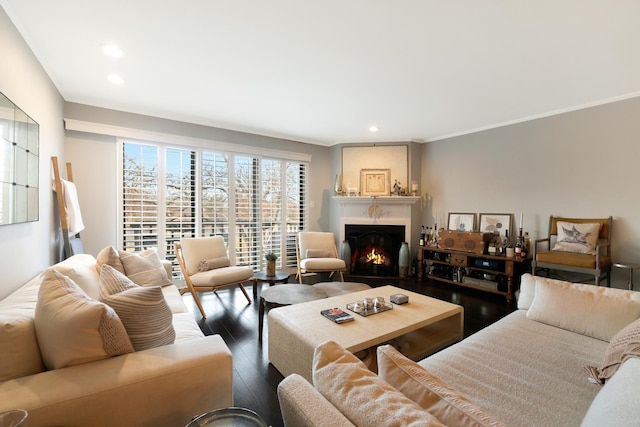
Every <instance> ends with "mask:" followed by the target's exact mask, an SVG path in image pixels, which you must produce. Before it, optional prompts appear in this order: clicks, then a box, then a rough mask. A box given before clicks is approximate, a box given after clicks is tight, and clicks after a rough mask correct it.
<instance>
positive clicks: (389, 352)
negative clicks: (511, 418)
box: [377, 345, 504, 427]
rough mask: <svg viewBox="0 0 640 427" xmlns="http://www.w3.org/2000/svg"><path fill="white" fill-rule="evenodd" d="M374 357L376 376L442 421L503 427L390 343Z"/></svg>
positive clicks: (381, 348)
mask: <svg viewBox="0 0 640 427" xmlns="http://www.w3.org/2000/svg"><path fill="white" fill-rule="evenodd" d="M377 357H378V376H379V377H380V378H382V379H383V380H385V381H386V382H387V383H389V384H390V385H392V386H393V387H394V388H396V389H397V390H398V391H400V392H402V393H403V394H404V395H405V396H407V397H408V398H409V399H411V400H413V401H414V402H416V403H417V404H418V405H420V406H421V407H422V408H424V409H425V410H427V411H429V413H431V414H433V415H434V416H435V417H436V418H438V420H440V421H441V422H442V423H443V424H445V425H448V426H458V427H465V426H468V427H472V426H473V427H478V426H496V427H497V426H504V424H503V423H501V422H499V421H497V420H495V419H493V418H492V417H490V416H489V415H487V414H486V413H485V412H484V411H483V410H482V409H480V408H479V407H478V406H477V405H475V404H474V403H472V402H471V401H469V399H467V398H466V397H464V396H462V395H461V394H460V393H459V392H458V391H456V390H454V389H453V388H452V387H450V386H449V385H448V384H446V383H445V382H444V381H442V380H441V379H440V378H438V377H436V376H435V375H433V374H431V373H429V372H428V371H427V370H426V369H425V368H424V367H422V366H420V365H419V364H417V363H416V362H414V361H413V360H410V359H408V358H407V357H405V356H404V355H403V354H402V353H400V352H399V351H398V350H396V349H395V348H394V347H392V346H391V345H383V346H379V347H378V349H377Z"/></svg>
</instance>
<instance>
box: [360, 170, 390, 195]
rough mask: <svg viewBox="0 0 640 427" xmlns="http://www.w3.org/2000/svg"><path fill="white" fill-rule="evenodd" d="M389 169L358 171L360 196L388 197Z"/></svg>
mask: <svg viewBox="0 0 640 427" xmlns="http://www.w3.org/2000/svg"><path fill="white" fill-rule="evenodd" d="M390 176H391V170H390V169H360V195H361V196H388V195H389V193H390V192H391V188H390V187H391V183H390V180H389V179H390Z"/></svg>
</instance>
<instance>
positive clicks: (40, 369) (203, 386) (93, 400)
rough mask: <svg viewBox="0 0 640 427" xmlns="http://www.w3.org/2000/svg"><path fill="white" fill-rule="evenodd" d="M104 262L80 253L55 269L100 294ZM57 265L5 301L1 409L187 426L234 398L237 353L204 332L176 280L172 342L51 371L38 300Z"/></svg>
mask: <svg viewBox="0 0 640 427" xmlns="http://www.w3.org/2000/svg"><path fill="white" fill-rule="evenodd" d="M98 257H100V256H98ZM98 267H99V265H98V264H97V261H96V258H94V257H93V256H91V255H74V256H73V257H71V258H69V259H67V260H65V261H63V262H61V263H58V264H56V265H54V266H53V267H51V269H55V270H56V271H57V272H59V273H60V274H62V275H63V276H65V277H66V278H69V279H71V280H72V281H73V282H74V283H75V284H77V285H78V286H79V287H80V288H81V289H82V290H83V291H84V292H85V293H86V295H87V296H88V297H89V298H90V299H96V300H98V299H100V283H101V278H100V273H99V271H100V269H99V268H98ZM164 267H165V268H166V267H167V265H166V262H165V263H164ZM51 269H47V270H45V271H44V272H42V273H41V274H40V275H38V276H37V277H35V278H34V279H32V280H31V281H29V282H28V283H27V284H25V285H24V286H22V287H21V288H19V289H18V290H16V291H15V292H13V293H12V294H10V295H9V296H7V297H6V298H4V299H3V300H1V301H0V396H1V398H0V412H2V411H5V410H9V409H15V408H22V409H26V410H27V411H28V412H29V415H28V425H29V426H30V427H38V426H62V425H64V426H78V427H80V426H183V425H186V424H187V423H188V422H189V421H190V420H191V419H192V418H193V417H195V416H197V415H199V414H202V413H204V412H207V411H210V410H213V409H217V408H222V407H227V406H231V405H232V404H233V386H232V381H233V366H232V358H231V352H230V351H229V349H228V347H227V346H226V344H225V343H224V341H223V340H222V338H221V337H220V336H219V335H215V336H206V337H205V336H204V335H203V333H202V332H201V330H200V328H199V327H198V325H197V324H196V322H195V320H194V318H193V315H192V314H191V313H189V312H188V310H187V308H186V306H185V305H184V303H183V301H182V297H181V296H180V293H179V291H178V289H177V288H176V287H175V286H174V285H173V284H169V283H170V282H169V283H166V282H165V283H164V286H162V288H161V292H162V294H163V295H164V300H165V301H166V304H167V305H168V307H169V309H170V310H171V313H172V315H169V317H168V318H169V320H168V321H169V322H170V326H172V328H173V330H174V331H175V339H171V341H172V343H170V344H167V345H160V346H156V347H154V348H148V349H144V350H140V351H133V352H129V353H127V354H122V355H119V356H114V357H95V359H97V360H93V361H88V362H86V363H79V364H78V363H74V364H71V365H70V366H65V367H62V368H59V369H47V368H46V363H47V361H49V360H52V357H51V356H50V355H47V357H44V356H45V354H44V352H43V348H41V345H42V344H43V342H40V341H47V339H46V338H47V337H43V336H42V335H41V334H42V333H43V332H42V331H43V330H45V331H46V330H47V329H46V328H43V326H48V327H51V325H38V326H39V327H38V328H37V327H36V323H37V321H41V319H42V317H37V316H36V306H37V301H38V295H39V291H40V288H41V285H42V286H48V283H49V282H48V281H49V280H51V278H52V277H53V276H51ZM55 277H60V276H55ZM166 277H167V276H166V275H165V280H166ZM65 280H66V279H65ZM136 283H137V282H136ZM156 291H157V289H156ZM160 299H162V298H161V297H160ZM164 307H165V309H166V306H164ZM39 309H42V307H40V308H39ZM54 315H55V313H54ZM39 316H40V315H39ZM128 331H129V330H127V332H128ZM64 332H65V331H53V334H57V333H64ZM38 336H40V338H41V340H38ZM171 338H173V333H172V334H171ZM132 341H133V339H132ZM50 344H51V343H48V344H47V345H50ZM54 345H55V343H54ZM97 350H99V351H102V349H97ZM69 351H71V350H70V349H69ZM56 357H58V356H56ZM56 363H58V362H56Z"/></svg>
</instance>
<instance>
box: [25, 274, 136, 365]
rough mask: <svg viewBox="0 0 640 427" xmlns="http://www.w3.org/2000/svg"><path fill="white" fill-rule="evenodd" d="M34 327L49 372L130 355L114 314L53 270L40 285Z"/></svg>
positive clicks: (128, 343) (121, 328)
mask: <svg viewBox="0 0 640 427" xmlns="http://www.w3.org/2000/svg"><path fill="white" fill-rule="evenodd" d="M35 326H36V334H37V336H38V343H39V345H40V351H41V353H42V358H43V360H44V363H45V366H46V367H47V368H48V369H59V368H64V367H65V366H72V365H80V364H82V363H87V362H93V361H95V360H100V359H106V358H108V357H111V356H118V355H120V354H125V353H131V352H133V347H132V345H131V341H130V340H129V337H128V335H127V331H126V329H125V328H124V326H123V324H122V322H121V321H120V318H118V315H117V314H116V312H115V311H114V310H113V309H112V308H111V307H109V306H108V305H106V304H104V303H102V302H100V301H96V300H94V299H91V298H89V297H88V296H87V294H85V293H84V291H82V289H80V288H79V287H78V286H77V285H76V284H75V283H74V282H73V281H72V280H71V279H69V278H68V277H66V276H63V275H62V274H60V273H58V272H57V271H56V270H54V269H48V270H47V271H46V272H45V277H44V279H43V281H42V284H41V286H40V290H39V292H38V302H37V303H36V314H35Z"/></svg>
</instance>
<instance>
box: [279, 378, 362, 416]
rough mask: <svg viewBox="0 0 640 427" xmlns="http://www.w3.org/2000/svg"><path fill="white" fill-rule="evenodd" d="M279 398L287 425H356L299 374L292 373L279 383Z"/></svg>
mask: <svg viewBox="0 0 640 427" xmlns="http://www.w3.org/2000/svg"><path fill="white" fill-rule="evenodd" d="M278 400H279V402H280V411H281V412H282V420H283V422H284V425H285V427H315V426H320V425H327V426H328V425H332V426H341V427H342V426H345V427H347V426H353V425H354V424H353V423H351V421H349V419H348V418H347V417H345V416H344V415H342V413H341V412H340V411H338V409H336V407H335V406H333V405H332V404H331V403H330V402H329V401H328V400H327V399H325V398H324V396H322V395H321V394H320V392H319V391H317V390H316V389H315V388H313V386H312V385H311V384H309V382H308V381H307V380H305V379H304V378H302V377H301V376H300V375H298V374H291V375H289V376H288V377H286V378H285V379H284V380H282V381H281V382H280V384H278Z"/></svg>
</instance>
